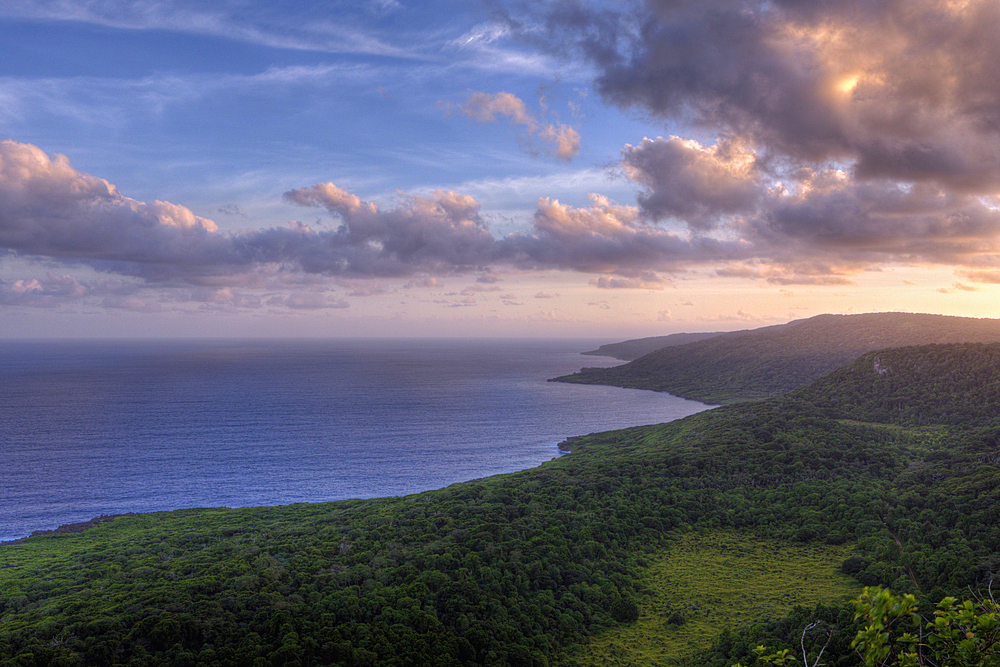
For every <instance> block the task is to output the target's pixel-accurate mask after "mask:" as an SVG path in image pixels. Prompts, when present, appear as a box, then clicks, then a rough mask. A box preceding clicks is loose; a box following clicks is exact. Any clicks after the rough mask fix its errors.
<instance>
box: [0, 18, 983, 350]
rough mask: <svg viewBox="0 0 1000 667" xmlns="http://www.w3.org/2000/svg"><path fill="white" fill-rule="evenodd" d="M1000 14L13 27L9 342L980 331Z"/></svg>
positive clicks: (2, 200)
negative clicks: (806, 325)
mask: <svg viewBox="0 0 1000 667" xmlns="http://www.w3.org/2000/svg"><path fill="white" fill-rule="evenodd" d="M997 34H1000V4H998V3H997V2H995V0H968V1H966V0H948V1H945V0H885V1H881V2H879V1H875V0H843V1H840V2H830V1H829V0H771V1H763V2H761V1H756V2H742V1H740V0H645V1H643V0H628V1H625V2H623V1H621V0H618V1H616V2H607V3H600V2H585V1H583V0H580V1H576V0H558V1H555V2H545V1H544V0H542V1H532V2H504V1H503V0H496V1H493V0H489V1H485V2H477V1H475V0H472V1H470V0H463V1H457V0H456V1H454V2H453V1H451V0H431V1H429V2H416V1H415V0H357V1H352V2H342V1H340V0H332V1H329V0H326V1H323V2H319V1H297V0H289V1H286V2H281V3H273V2H266V1H265V0H132V1H125V0H7V1H6V2H4V3H2V4H0V41H2V43H3V44H4V57H3V58H2V59H0V337H5V338H36V337H78V336H79V337H150V336H155V337H169V336H199V337H201V336H231V337H244V336H291V337H295V336H310V337H313V336H331V337H336V336H490V337H494V336H512V337H525V336H531V337H549V336H552V337H566V336H576V337H589V338H595V337H596V338H607V339H609V340H620V339H625V338H633V337H640V336H649V335H660V334H667V333H673V332H678V331H722V330H733V329H748V328H756V327H759V326H766V325H769V324H774V323H779V322H785V321H789V320H792V319H800V318H804V317H810V316H813V315H817V314H821V313H861V312H884V311H907V312H929V313H942V314H947V315H960V316H969V317H1000V299H998V296H1000V77H997V76H996V71H995V69H996V63H997V62H1000V41H998V40H996V38H995V36H996V35H997Z"/></svg>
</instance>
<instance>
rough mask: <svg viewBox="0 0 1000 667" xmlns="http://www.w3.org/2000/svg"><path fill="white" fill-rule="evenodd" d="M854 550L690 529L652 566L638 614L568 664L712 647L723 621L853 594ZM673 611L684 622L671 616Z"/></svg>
mask: <svg viewBox="0 0 1000 667" xmlns="http://www.w3.org/2000/svg"><path fill="white" fill-rule="evenodd" d="M852 549H853V546H852V545H842V546H831V545H827V544H793V543H787V542H780V541H777V540H765V539H760V538H757V537H754V536H750V535H742V534H739V533H733V532H711V533H689V534H687V535H685V536H683V537H681V538H680V539H679V540H678V541H677V542H676V543H675V545H674V546H673V547H672V548H671V549H670V550H669V551H668V552H667V553H665V554H663V556H662V557H661V558H660V559H659V560H657V561H656V562H655V563H653V564H652V565H651V566H650V568H649V573H648V592H647V594H646V597H645V599H643V600H641V601H640V602H639V620H638V621H636V622H635V623H632V624H630V625H628V626H626V627H622V628H617V629H615V630H612V631H609V632H606V633H604V634H602V635H599V636H598V637H595V638H594V639H592V640H591V641H590V643H589V644H587V645H586V646H583V647H581V648H580V649H579V650H578V651H577V652H575V653H574V654H572V655H571V656H569V657H568V659H567V660H566V664H569V665H579V666H580V667H589V666H591V665H628V664H635V665H658V664H659V665H666V664H669V663H670V662H672V660H673V659H676V658H679V657H681V656H685V655H690V654H692V653H694V652H696V651H698V650H700V649H704V648H707V647H708V646H710V645H711V643H712V640H713V639H714V638H715V637H716V635H718V633H719V632H720V631H721V630H722V629H724V628H726V627H729V628H731V629H734V630H735V629H737V628H740V627H744V626H748V625H751V624H752V623H755V622H759V621H762V620H765V619H771V618H780V617H782V616H784V615H786V613H787V612H788V611H790V610H791V609H792V608H793V607H795V606H797V605H802V606H810V607H811V606H813V605H815V604H817V603H819V602H824V603H831V602H841V601H846V600H849V599H852V598H854V597H856V596H857V595H858V593H860V591H861V586H860V585H859V584H858V582H857V581H855V580H854V579H853V578H851V577H849V576H847V575H844V574H841V573H840V572H839V571H838V567H839V566H840V564H841V563H842V562H843V561H844V559H846V558H847V557H848V556H850V555H851V552H852ZM675 614H680V616H682V617H683V620H684V622H683V623H681V624H678V623H676V622H671V620H670V619H671V618H674V619H675V620H676V618H677V617H676V615H675Z"/></svg>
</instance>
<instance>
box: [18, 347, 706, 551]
mask: <svg viewBox="0 0 1000 667" xmlns="http://www.w3.org/2000/svg"><path fill="white" fill-rule="evenodd" d="M597 344H598V341H579V340H575V341H537V340H534V341H524V340H518V341H511V340H365V341H359V340H332V341H259V340H255V341H245V340H244V341H216V340H213V341H154V342H149V341H143V342H135V341H132V342H121V341H118V342H106V341H102V342H93V341H75V342H66V341H59V342H10V341H7V342H3V343H0V403H2V414H0V503H2V504H0V540H8V539H14V538H17V537H24V536H26V535H27V534H28V533H30V532H31V531H32V530H36V529H51V528H55V527H56V526H58V525H61V524H63V523H69V522H75V521H85V520H88V519H91V518H93V517H95V516H99V515H101V514H112V513H121V512H149V511H157V510H168V509H178V508H184V507H208V506H228V507H248V506H259V505H281V504H286V503H295V502H314V501H324V500H336V499H343V498H371V497H380V496H394V495H403V494H409V493H416V492H420V491H426V490H428V489H435V488H440V487H443V486H447V485H448V484H451V483H454V482H460V481H466V480H470V479H474V478H478V477H485V476H488V475H494V474H497V473H504V472H511V471H515V470H522V469H525V468H530V467H533V466H536V465H538V464H540V463H542V462H544V461H546V460H549V459H551V458H554V457H555V456H558V455H559V452H558V450H557V448H556V445H557V443H559V442H560V441H562V440H564V439H565V438H567V437H568V436H572V435H579V434H584V433H590V432H593V431H601V430H607V429H613V428H621V427H625V426H633V425H636V424H648V423H656V422H664V421H669V420H672V419H676V418H679V417H683V416H686V415H689V414H692V413H694V412H698V411H699V410H703V409H705V407H706V406H704V405H702V404H700V403H695V402H692V401H685V400H683V399H679V398H676V397H673V396H670V395H668V394H661V393H654V392H645V391H639V390H629V389H618V388H614V387H599V386H587V385H572V384H562V383H554V382H546V380H547V379H548V378H550V377H554V376H557V375H561V374H565V373H569V372H572V371H575V370H578V369H579V368H580V367H581V366H584V365H587V366H606V365H614V364H617V363H620V362H617V361H615V360H613V359H607V358H603V357H589V356H581V355H580V354H578V353H579V352H580V351H581V350H586V349H592V348H593V347H594V346H596V345H597Z"/></svg>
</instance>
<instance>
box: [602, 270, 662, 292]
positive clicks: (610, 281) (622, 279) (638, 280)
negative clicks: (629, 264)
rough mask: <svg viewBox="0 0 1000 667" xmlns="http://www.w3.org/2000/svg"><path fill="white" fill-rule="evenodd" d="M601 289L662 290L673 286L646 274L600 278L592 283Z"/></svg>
mask: <svg viewBox="0 0 1000 667" xmlns="http://www.w3.org/2000/svg"><path fill="white" fill-rule="evenodd" d="M590 284H591V285H594V286H596V287H598V288H600V289H646V290H662V289H663V288H664V286H666V285H672V283H671V282H670V281H669V280H666V279H664V278H662V277H660V276H658V275H656V274H652V273H644V274H643V275H641V276H600V277H598V278H595V279H593V280H591V281H590Z"/></svg>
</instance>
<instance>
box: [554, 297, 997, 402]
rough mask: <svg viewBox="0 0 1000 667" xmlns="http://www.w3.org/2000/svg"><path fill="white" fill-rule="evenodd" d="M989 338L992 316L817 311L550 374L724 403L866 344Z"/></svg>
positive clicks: (791, 384)
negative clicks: (775, 323) (618, 362)
mask: <svg viewBox="0 0 1000 667" xmlns="http://www.w3.org/2000/svg"><path fill="white" fill-rule="evenodd" d="M997 341H1000V320H992V319H974V318H968V317H946V316H944V315H924V314H913V313H869V314H863V315H818V316H816V317H811V318H809V319H805V320H796V321H794V322H789V323H788V324H785V325H779V326H775V327H765V328H762V329H755V330H752V331H740V332H733V333H727V334H721V335H718V336H715V337H712V338H709V339H707V340H701V341H697V342H693V343H688V344H685V345H677V346H671V347H667V348H663V349H660V350H657V351H655V352H651V353H649V354H647V355H645V356H642V357H639V358H638V359H635V360H634V361H632V362H630V363H627V364H623V365H621V366H615V367H612V368H584V369H582V370H581V371H580V372H579V373H574V374H573V375H566V376H563V377H559V378H556V379H555V380H556V381H558V382H578V383H584V384H609V385H615V386H621V387H636V388H639V389H652V390H654V391H666V392H669V393H671V394H674V395H676V396H682V397H684V398H691V399H694V400H698V401H703V402H706V403H713V404H716V403H732V402H736V401H746V400H757V399H761V398H770V397H774V396H778V395H781V394H783V393H785V392H788V391H791V390H793V389H796V388H798V387H801V386H803V385H805V384H808V383H809V382H812V381H813V380H816V379H818V378H820V377H822V376H823V375H825V374H826V373H829V372H830V371H833V370H835V369H837V368H839V367H841V366H843V365H844V364H847V363H850V362H851V361H853V360H854V359H855V358H857V357H858V355H861V354H864V353H865V352H870V351H872V350H879V349H883V348H888V347H903V346H907V345H929V344H932V343H989V342H997Z"/></svg>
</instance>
